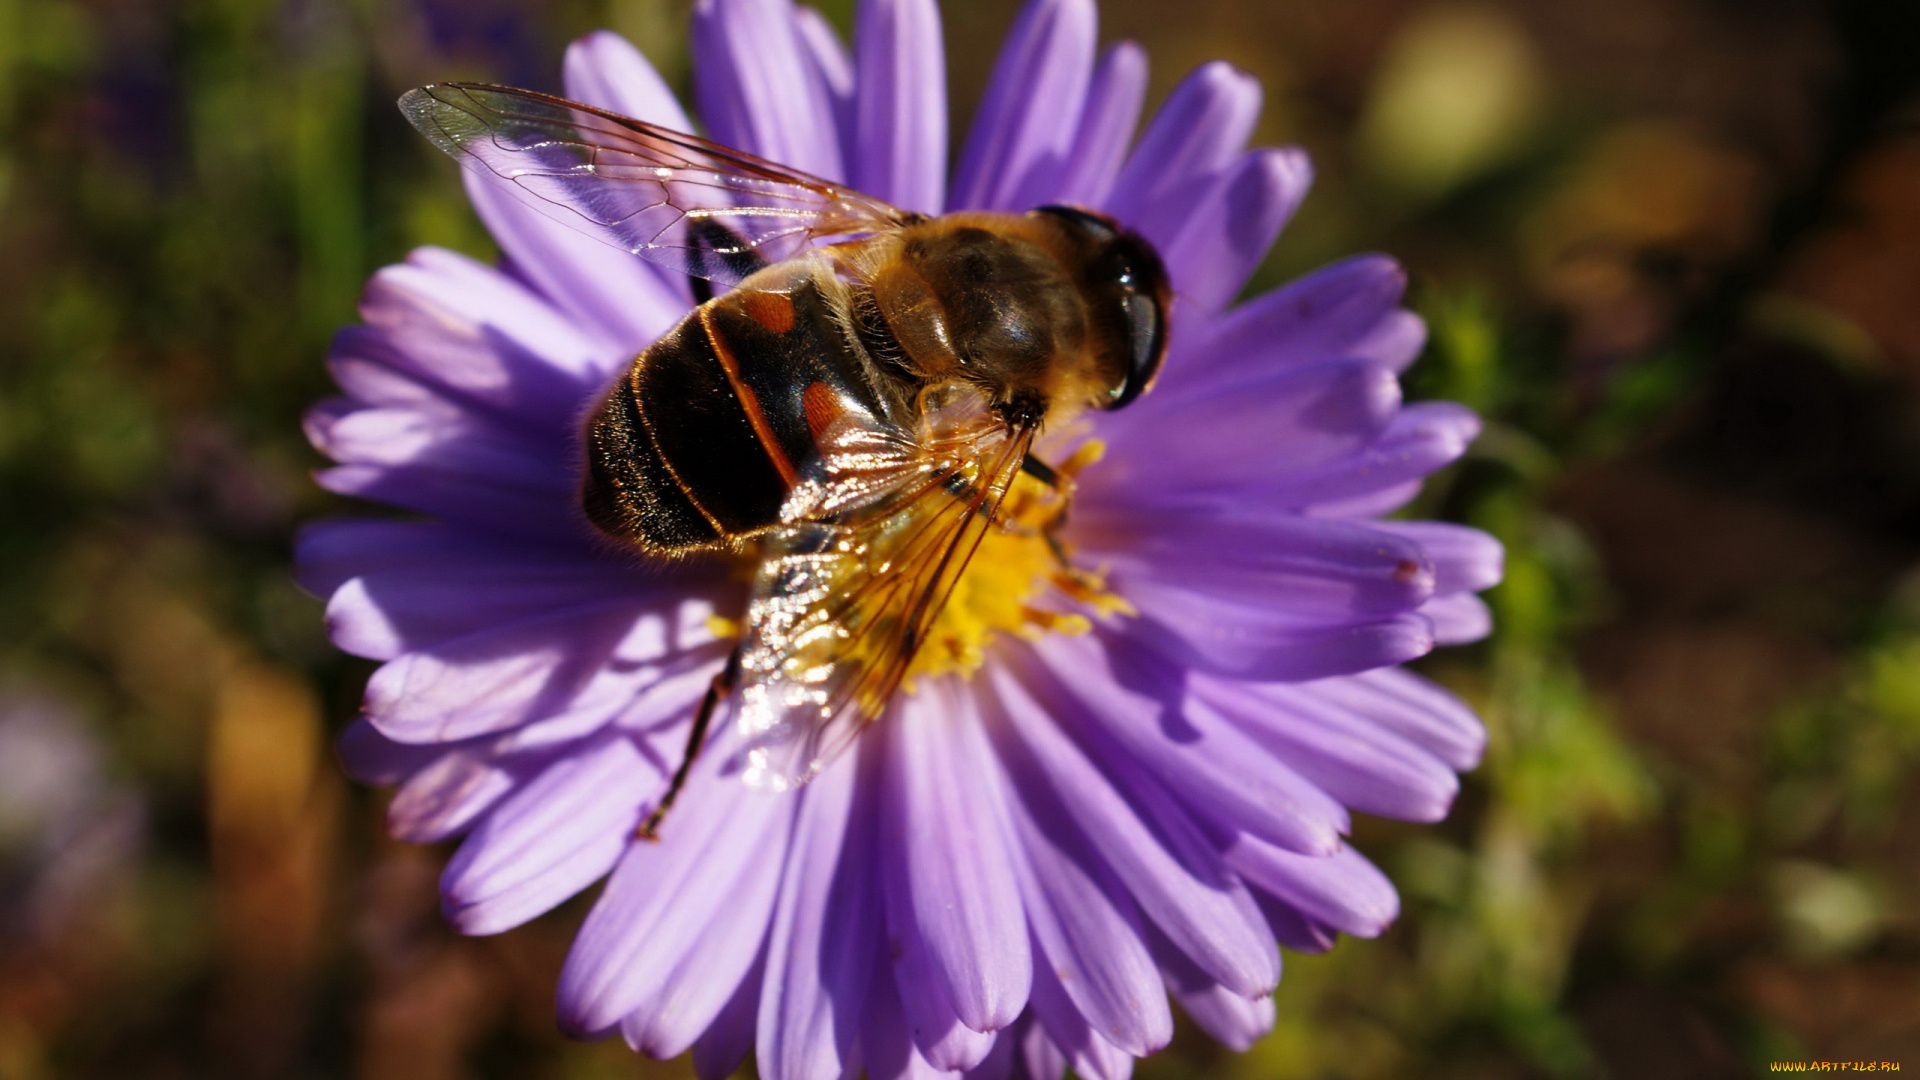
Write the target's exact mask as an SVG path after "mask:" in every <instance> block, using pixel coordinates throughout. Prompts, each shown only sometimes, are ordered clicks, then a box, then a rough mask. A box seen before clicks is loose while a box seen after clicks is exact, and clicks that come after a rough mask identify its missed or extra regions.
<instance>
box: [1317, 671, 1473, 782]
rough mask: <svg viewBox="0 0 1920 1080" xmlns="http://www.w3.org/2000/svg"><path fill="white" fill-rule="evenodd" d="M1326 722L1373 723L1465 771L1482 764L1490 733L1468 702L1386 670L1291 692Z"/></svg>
mask: <svg viewBox="0 0 1920 1080" xmlns="http://www.w3.org/2000/svg"><path fill="white" fill-rule="evenodd" d="M1291 692H1292V694H1293V695H1295V699H1296V700H1303V701H1304V702H1305V703H1309V704H1310V705H1311V706H1312V707H1313V708H1314V709H1315V714H1316V715H1318V716H1321V717H1323V718H1325V720H1324V722H1335V723H1342V724H1348V725H1354V724H1371V725H1376V726H1378V727H1380V728H1381V729H1383V730H1385V731H1388V732H1391V733H1392V734H1394V735H1396V736H1398V737H1400V738H1402V739H1405V740H1407V741H1408V742H1410V743H1412V744H1413V745H1415V746H1418V747H1420V748H1421V749H1422V750H1425V751H1426V752H1427V753H1429V754H1432V755H1433V756H1434V757H1437V758H1439V759H1440V760H1441V761H1444V762H1446V763H1447V765H1448V766H1449V767H1450V768H1453V769H1457V770H1461V771H1465V770H1467V769H1471V768H1473V767H1474V766H1475V765H1478V764H1479V763H1480V755H1481V753H1482V752H1484V751H1485V750H1486V747H1487V729H1486V728H1485V727H1483V726H1482V725H1481V723H1480V718H1479V717H1477V716H1475V715H1474V714H1473V710H1472V709H1470V708H1468V707H1467V705H1466V703H1465V702H1463V701H1461V700H1460V699H1459V698H1457V697H1454V696H1453V695H1452V694H1450V693H1448V692H1447V691H1446V690H1443V689H1441V688H1440V686H1438V685H1437V684H1435V683H1433V682H1431V681H1429V680H1427V679H1423V678H1421V677H1420V676H1418V675H1415V674H1414V673H1412V672H1410V671H1405V670H1402V669H1399V668H1382V669H1380V670H1378V671H1368V672H1363V673H1361V674H1358V675H1350V676H1346V677H1343V678H1338V679H1323V680H1321V681H1318V682H1309V683H1301V684H1300V685H1298V686H1295V687H1293V688H1292V690H1291Z"/></svg>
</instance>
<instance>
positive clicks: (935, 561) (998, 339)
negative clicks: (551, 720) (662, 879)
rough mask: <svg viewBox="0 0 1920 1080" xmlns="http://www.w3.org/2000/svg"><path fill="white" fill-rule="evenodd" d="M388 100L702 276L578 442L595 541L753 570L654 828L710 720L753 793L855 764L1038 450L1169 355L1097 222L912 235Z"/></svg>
mask: <svg viewBox="0 0 1920 1080" xmlns="http://www.w3.org/2000/svg"><path fill="white" fill-rule="evenodd" d="M400 108H401V110H402V112H404V113H405V114H406V116H407V119H408V120H410V121H411V122H412V123H413V125H414V126H415V127H417V128H418V129H419V130H420V131H421V132H422V133H423V134H425V135H426V136H427V137H428V138H429V139H431V140H432V141H433V142H434V143H435V144H436V145H437V146H439V147H440V148H441V149H442V150H444V151H446V152H447V153H448V154H450V155H452V156H453V157H454V158H455V159H456V160H458V161H459V162H460V163H461V164H462V165H463V166H465V167H466V168H468V169H470V170H472V171H474V172H475V173H477V174H478V175H479V176H480V177H481V178H482V179H484V180H486V181H489V182H491V183H494V184H498V185H501V186H502V187H504V188H505V189H506V190H507V191H508V192H510V193H511V194H513V195H514V196H515V197H517V198H518V199H520V200H521V201H522V202H524V203H526V204H527V205H529V206H530V207H532V208H533V209H535V210H537V211H539V212H541V213H543V214H545V215H546V216H548V217H550V218H553V219H555V220H557V221H560V222H562V223H563V224H566V225H568V226H571V227H573V228H575V229H578V230H580V231H581V232H584V233H586V234H588V235H590V236H593V237H595V238H597V239H599V240H602V241H605V242H606V243H609V244H612V245H614V246H616V247H619V248H621V249H623V250H625V251H628V252H631V253H632V254H634V255H637V256H639V257H641V258H643V259H648V260H651V261H654V262H658V263H664V264H666V265H669V266H672V267H675V268H677V269H680V270H683V271H685V272H686V273H688V274H690V275H692V278H693V280H694V294H695V297H696V299H697V300H698V301H699V304H698V306H697V307H695V308H694V309H693V311H692V312H691V313H690V314H688V315H687V316H686V318H685V319H684V320H683V321H682V322H681V323H680V324H679V325H677V326H676V327H674V328H673V329H672V330H671V331H669V332H668V333H667V334H666V336H664V337H662V338H661V339H660V340H659V341H657V342H655V343H654V344H653V345H651V346H649V347H647V348H646V349H645V350H644V351H642V352H641V353H640V355H639V356H638V357H636V358H635V359H634V360H633V362H632V364H631V365H630V366H629V367H628V368H627V370H626V372H625V374H624V375H623V376H622V377H621V378H620V379H618V380H617V381H616V382H615V383H614V385H613V386H612V387H611V388H610V389H609V390H608V391H607V393H606V395H605V396H604V397H603V398H602V399H601V400H600V401H599V403H598V404H597V406H596V407H595V408H594V409H593V410H592V411H591V413H590V414H589V415H588V417H587V419H586V422H585V432H584V438H585V448H586V454H585V460H586V468H585V475H584V478H583V481H582V487H581V500H582V507H583V509H584V510H585V513H586V516H587V518H588V519H589V520H590V521H591V522H592V523H593V524H594V526H596V527H597V528H598V529H600V530H601V531H603V532H605V533H606V534H608V535H609V536H612V537H614V538H616V539H619V540H622V541H625V542H627V543H629V544H631V545H633V546H635V547H637V548H638V549H639V550H640V551H642V552H646V553H652V554H676V553H687V552H693V551H698V550H706V549H715V548H734V549H737V550H754V551H757V553H758V558H759V562H758V567H757V570H756V573H755V575H754V580H753V585H752V590H751V594H750V600H749V604H748V608H747V614H746V620H745V628H744V631H743V633H742V636H741V638H740V640H739V641H738V643H737V644H736V646H735V648H734V651H733V654H732V656H731V657H730V658H729V660H728V662H727V665H726V667H725V669H724V670H723V671H722V673H721V674H720V675H719V676H717V677H716V678H715V679H714V682H713V685H712V686H711V687H710V688H709V689H708V691H707V694H706V696H705V698H704V700H703V701H702V703H701V705H700V708H699V711H698V713H697V714H696V716H695V721H694V724H693V728H692V730H691V731H690V733H689V737H688V744H687V750H686V753H685V754H684V755H683V757H682V760H681V763H680V765H679V768H678V769H677V770H676V772H675V774H674V776H673V779H672V781H671V782H670V784H669V786H668V789H667V792H666V793H665V795H663V797H662V798H661V800H660V801H659V802H658V803H657V804H656V806H655V808H654V810H653V812H652V814H651V816H650V817H649V818H648V820H647V822H646V824H645V825H644V826H643V828H642V830H641V833H642V835H644V836H649V837H651V836H653V835H654V833H655V830H656V829H657V827H658V825H659V823H660V821H661V819H662V817H663V816H664V815H665V813H666V811H667V808H668V807H669V806H670V805H671V804H672V802H673V800H674V797H675V795H677V794H678V792H679V790H680V788H681V786H682V785H683V784H684V783H685V781H686V778H687V773H688V769H689V768H690V766H691V765H692V762H693V759H694V757H695V755H696V754H697V753H698V752H699V750H700V748H701V746H702V744H703V742H704V740H705V737H706V731H707V727H708V724H709V722H710V720H711V719H712V717H713V715H714V713H715V711H716V709H717V708H718V707H719V706H720V705H721V704H722V703H723V702H726V701H729V700H731V701H732V702H733V704H734V716H735V722H736V724H737V725H738V726H739V733H740V735H741V736H742V737H743V738H744V740H745V741H744V745H745V747H746V748H747V752H746V762H747V770H746V776H747V780H748V782H749V783H753V784H757V785H759V786H763V787H770V788H774V789H784V788H787V787H792V786H794V785H798V784H801V783H804V782H806V780H808V779H809V778H811V777H812V776H813V775H815V774H816V773H818V772H819V771H820V769H821V768H822V767H824V766H825V764H826V763H827V762H828V761H830V760H832V759H833V758H834V756H835V755H837V754H838V753H840V752H841V751H843V750H845V749H846V748H847V747H848V746H849V745H851V744H852V742H853V741H854V739H855V737H856V736H857V735H858V734H859V732H860V731H861V730H862V729H864V728H865V726H866V725H867V724H870V723H872V722H873V721H874V720H875V719H877V718H878V717H879V716H880V714H881V713H882V712H883V711H884V710H885V708H886V705H887V702H888V700H889V698H890V697H891V696H892V694H893V692H894V691H895V689H897V688H898V686H899V685H900V682H901V680H902V678H903V677H904V676H905V674H906V672H907V670H908V666H909V664H910V663H911V662H912V660H913V657H914V655H915V653H916V651H917V650H918V649H919V648H920V645H921V644H922V642H923V641H924V639H925V637H926V635H927V631H928V629H929V628H930V627H931V626H932V625H933V622H934V619H935V617H936V616H937V615H938V614H939V612H940V610H941V608H942V606H943V605H944V604H945V602H946V600H947V597H948V595H949V593H950V592H951V590H952V589H953V587H954V584H955V582H956V581H958V580H959V578H960V575H961V573H962V572H963V570H964V569H965V568H966V565H967V562H968V560H969V559H970V558H971V557H972V554H973V552H974V549H975V547H976V546H977V545H978V544H979V542H980V540H981V538H982V536H984V535H985V531H986V530H987V529H988V528H990V527H991V526H992V524H993V522H994V520H995V514H996V512H997V510H998V508H999V506H1000V504H1001V500H1002V497H1003V496H1004V495H1005V494H1006V492H1007V490H1008V488H1009V487H1010V486H1011V485H1012V483H1013V481H1014V479H1015V477H1016V476H1017V475H1018V474H1019V473H1020V472H1021V471H1023V470H1024V471H1026V472H1028V473H1030V474H1032V475H1034V476H1035V477H1036V478H1038V479H1040V480H1042V481H1043V482H1053V480H1054V477H1053V472H1052V469H1051V468H1050V467H1049V466H1047V465H1046V464H1045V463H1043V462H1041V461H1040V460H1039V459H1038V458H1036V457H1034V456H1033V455H1032V453H1031V452H1030V448H1031V446H1032V444H1033V441H1034V437H1035V435H1036V434H1037V433H1038V432H1039V431H1040V430H1041V429H1042V428H1044V427H1047V426H1049V425H1055V424H1058V423H1060V422H1061V421H1063V420H1064V419H1066V418H1067V417H1069V416H1071V415H1072V414H1074V413H1076V412H1079V411H1081V410H1083V409H1087V408H1096V409H1117V408H1120V407H1122V406H1124V405H1126V404H1127V403H1128V402H1130V401H1132V400H1134V399H1135V398H1136V397H1138V396H1139V395H1140V394H1141V392H1142V391H1144V390H1145V389H1146V388H1147V386H1148V384H1149V383H1151V382H1152V381H1153V378H1154V376H1155V374H1156V373H1157V372H1158V370H1159V367H1160V364H1161V361H1162V359H1163V358H1164V356H1165V354H1166V347H1167V311H1168V306H1169V303H1170V291H1169V287H1168V282H1167V275H1166V270H1165V268H1164V266H1163V265H1162V263H1161V261H1160V258H1159V256H1158V254H1156V253H1155V251H1154V249H1153V248H1152V246H1151V245H1150V244H1148V243H1147V242H1146V241H1145V240H1143V239H1142V238H1141V237H1139V236H1138V235H1136V234H1134V233H1132V232H1130V231H1128V230H1126V229H1124V228H1121V227H1120V226H1118V225H1116V224H1115V223H1114V222H1113V221H1111V220H1110V219H1108V218H1106V217H1103V216H1102V215H1099V214H1097V213H1094V212H1091V211H1088V210H1083V209H1080V208H1077V207H1069V206H1044V207H1041V208H1039V209H1037V210H1034V211H1032V212H1030V213H1025V214H1010V213H984V212H981V213H971V212H970V213H953V214H947V215H944V216H941V217H935V218H929V217H927V216H925V215H921V214H915V213H909V212H907V211H904V210H901V209H898V208H896V207H893V206H889V205H888V204H886V203H885V202H883V201H881V200H879V199H876V198H873V197H871V196H868V195H864V194H861V193H860V192H857V191H852V190H849V189H848V188H846V187H843V186H841V185H839V184H836V183H833V182H830V181H827V180H823V179H820V178H819V177H814V176H808V175H804V174H802V173H798V172H795V171H793V170H791V169H787V168H784V167H782V166H780V165H776V164H774V163H772V162H769V161H765V160H763V159H761V158H757V157H755V156H753V155H751V154H747V153H743V152H741V151H738V150H731V149H728V148H726V147H723V146H719V145H716V144H714V143H711V142H708V141H706V140H704V139H700V138H696V137H694V136H692V135H687V134H683V133H681V132H676V131H671V130H668V129H665V128H661V127H658V126H655V125H653V124H648V123H644V122H642V121H638V120H633V119H629V118H627V117H623V116H619V115H616V114H614V113H610V112H606V111H603V110H601V109H596V108H593V107H591V106H588V105H581V104H577V103H575V102H570V101H565V100H562V99H560V98H556V97H551V96H548V95H546V94H539V93H534V92H532V91H527V90H516V89H511V88H507V87H500V86H488V85H481V84H471V83H443V84H436V85H432V86H424V87H420V88H419V89H416V90H412V91H409V92H408V93H407V94H406V95H405V96H403V97H402V98H401V99H400ZM715 286H720V287H729V286H730V287H731V289H730V291H726V292H723V293H721V294H720V295H718V296H716V295H714V288H715Z"/></svg>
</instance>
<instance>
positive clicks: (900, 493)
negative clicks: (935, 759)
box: [736, 415, 1033, 790]
mask: <svg viewBox="0 0 1920 1080" xmlns="http://www.w3.org/2000/svg"><path fill="white" fill-rule="evenodd" d="M1032 441H1033V429H1031V428H1025V429H1021V430H1009V429H1008V428H1007V427H1006V426H1005V425H1004V424H1003V423H1001V422H1000V421H999V420H997V419H993V418H990V417H987V416H984V415H983V416H982V417H981V418H979V419H978V420H977V422H975V423H972V424H969V425H965V426H962V427H960V428H958V429H955V430H951V431H949V432H948V433H947V434H946V435H943V436H940V437H937V438H934V439H931V440H923V441H920V442H917V443H916V442H910V441H905V440H902V439H901V438H899V437H898V436H895V435H892V434H890V433H888V432H885V431H881V430H878V429H872V428H867V429H855V430H853V431H851V432H843V433H842V437H840V438H839V439H838V440H837V442H838V443H839V445H838V447H837V448H836V447H828V448H827V449H826V451H825V457H826V462H827V465H828V470H827V473H828V477H829V479H828V480H827V481H826V482H825V484H824V485H822V486H821V487H820V489H819V490H817V491H816V492H814V493H813V498H812V508H811V510H810V511H806V512H803V513H802V514H800V515H799V516H798V519H797V520H793V521H791V522H790V523H789V524H787V525H783V526H781V527H779V528H777V529H775V530H774V531H773V533H772V534H771V536H769V537H768V539H767V548H766V551H765V554H764V555H763V556H762V559H761V562H760V569H759V573H758V575H757V576H756V578H755V581H754V587H753V598H752V601H751V603H750V604H749V606H748V609H747V623H748V625H747V631H746V637H745V640H744V641H743V642H742V647H741V652H740V658H741V659H740V663H741V680H742V682H741V690H740V698H739V712H738V714H737V718H736V723H738V724H739V726H740V731H741V734H742V735H743V737H744V745H745V746H746V754H747V773H746V779H747V782H748V783H749V784H753V785H755V786H760V787H769V788H773V789H775V790H784V789H786V788H789V787H793V786H795V785H798V784H802V783H805V782H806V781H807V780H809V779H811V778H812V777H813V776H814V775H815V774H817V773H818V772H819V771H820V770H821V769H822V768H824V767H825V766H826V764H827V763H828V762H829V761H831V760H833V758H834V757H836V756H837V755H838V754H840V753H841V752H842V751H844V750H845V749H846V748H847V747H848V746H850V745H852V743H853V740H854V737H855V736H857V735H859V733H860V732H861V730H862V729H864V728H865V727H866V726H867V725H868V724H870V723H872V722H873V721H874V720H876V719H878V718H879V716H880V714H881V713H882V712H884V711H885V709H886V707H887V702H888V700H889V699H890V698H891V697H892V696H893V692H894V690H895V688H897V687H898V686H899V685H900V680H901V678H902V677H903V676H904V675H905V674H906V671H907V668H908V665H909V664H910V663H911V662H912V660H913V657H914V654H915V653H916V652H918V651H919V648H920V646H921V644H922V643H923V642H924V641H925V640H926V636H927V632H928V630H929V629H930V628H931V627H932V625H933V622H934V619H935V618H936V617H937V616H938V615H939V614H940V609H941V608H942V607H943V606H944V605H945V604H946V602H947V597H948V595H949V594H950V593H951V592H952V590H953V586H954V583H955V582H956V581H958V580H959V578H960V574H961V572H962V571H963V570H965V568H966V565H967V562H968V560H969V559H971V558H972V557H973V552H974V549H975V548H976V547H978V546H979V543H980V540H981V537H982V536H984V535H985V534H986V530H987V529H988V528H989V527H991V525H992V522H993V517H994V514H995V512H996V511H997V510H998V508H999V505H1000V501H1001V499H1002V497H1003V496H1005V494H1006V492H1007V488H1008V487H1009V486H1010V485H1011V484H1012V483H1013V480H1014V478H1015V476H1016V475H1018V473H1019V471H1020V463H1021V459H1022V458H1023V457H1025V455H1026V452H1027V448H1028V446H1029V445H1030V444H1031V443H1032ZM803 497H804V496H803ZM849 505H851V507H852V508H851V509H849V508H848V507H849Z"/></svg>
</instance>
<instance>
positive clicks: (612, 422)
mask: <svg viewBox="0 0 1920 1080" xmlns="http://www.w3.org/2000/svg"><path fill="white" fill-rule="evenodd" d="M845 310H846V299H845V292H844V286H841V285H839V283H838V282H836V281H834V280H833V278H832V277H831V275H829V274H826V273H824V272H823V271H822V270H821V269H820V267H819V266H818V264H816V263H813V262H812V261H811V260H797V261H796V262H793V263H783V264H780V265H778V266H775V267H772V268H770V269H767V270H763V271H761V272H760V273H758V274H755V275H753V276H752V277H750V278H748V279H747V281H745V282H743V283H742V284H741V286H740V287H739V288H738V289H735V290H734V291H733V292H730V293H728V294H726V295H725V296H721V297H719V298H717V299H715V300H713V301H711V302H709V303H707V304H703V305H701V306H700V307H698V308H695V309H694V311H693V312H692V313H691V314H690V315H688V316H687V317H686V318H685V319H684V320H682V321H681V322H680V324H679V325H678V326H676V327H674V328H673V330H672V331H670V332H669V333H668V334H667V335H666V336H665V337H663V338H661V339H660V340H659V341H657V342H655V343H654V344H653V345H651V346H649V347H648V348H647V350H646V351H645V352H642V353H641V354H640V356H639V357H638V358H637V359H636V360H635V361H634V362H633V366H632V367H630V368H628V369H627V372H626V375H625V377H623V378H622V379H621V380H620V381H619V382H617V383H615V384H614V386H613V388H612V390H610V391H609V392H608V394H607V396H606V398H605V399H604V400H602V401H601V403H600V405H599V407H598V408H596V409H595V410H594V412H593V415H592V416H591V417H590V418H589V419H588V421H587V431H586V439H587V470H586V481H585V485H584V488H583V491H582V501H583V504H584V506H585V509H586V512H587V517H588V518H589V519H591V520H592V521H593V523H594V524H595V525H596V526H598V527H599V528H600V529H602V530H604V531H606V532H608V533H610V534H612V535H614V536H618V537H622V538H626V539H632V540H636V541H638V542H639V543H640V544H641V545H643V546H644V547H647V548H651V549H656V550H664V551H677V550H686V549H689V548H698V547H704V546H708V545H712V544H715V543H717V542H720V541H724V540H728V539H731V538H733V537H737V536H741V535H744V534H749V533H753V532H756V531H758V530H761V529H764V528H767V527H768V526H770V525H773V524H775V523H777V522H778V521H779V516H780V507H781V504H782V503H783V502H784V501H785V499H786V496H787V492H788V491H789V490H791V489H792V487H793V486H794V484H795V483H797V482H798V481H799V480H800V479H801V478H803V477H804V476H806V475H807V471H808V469H809V468H811V467H812V466H813V465H814V464H815V462H816V460H817V458H818V453H817V451H816V449H815V446H814V424H817V423H819V422H820V405H819V403H820V401H821V400H822V398H823V395H822V394H821V393H820V392H819V391H818V390H814V391H813V393H812V394H809V390H810V389H812V388H814V387H815V385H816V384H824V385H825V388H826V389H828V390H830V391H832V392H833V393H832V395H831V399H832V400H835V401H841V402H846V403H848V404H854V405H857V406H858V407H862V408H865V409H868V410H870V412H871V414H872V415H876V416H877V415H881V414H882V413H883V412H884V410H885V408H886V407H885V405H883V404H882V401H881V393H880V390H879V388H878V387H877V386H876V385H875V379H874V378H873V376H872V375H871V366H870V362H869V361H868V359H867V357H866V356H865V354H864V351H862V350H860V349H859V346H857V345H855V344H853V343H852V342H851V341H850V339H849V334H848V332H847V329H846V325H847V324H846V322H845V315H844V314H843V313H844V312H845ZM809 399H811V400H812V401H813V403H814V410H813V412H814V420H813V423H809V418H808V401H809Z"/></svg>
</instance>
